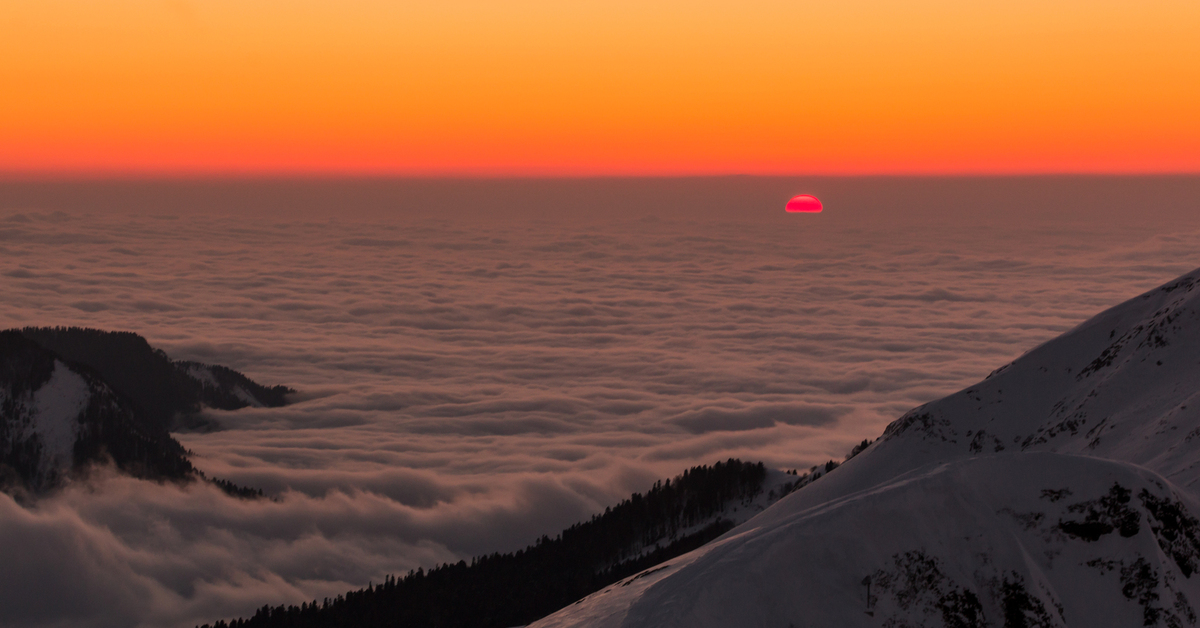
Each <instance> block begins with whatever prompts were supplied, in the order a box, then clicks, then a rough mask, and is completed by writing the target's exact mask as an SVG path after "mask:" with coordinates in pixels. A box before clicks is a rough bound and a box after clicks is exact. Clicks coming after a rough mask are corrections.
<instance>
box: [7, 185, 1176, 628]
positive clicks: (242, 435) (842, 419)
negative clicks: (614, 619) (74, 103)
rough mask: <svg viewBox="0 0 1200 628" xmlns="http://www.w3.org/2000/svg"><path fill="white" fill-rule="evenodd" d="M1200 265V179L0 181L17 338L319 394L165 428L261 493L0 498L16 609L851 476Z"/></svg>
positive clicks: (336, 563) (94, 608) (131, 600)
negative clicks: (806, 203) (699, 482)
mask: <svg viewBox="0 0 1200 628" xmlns="http://www.w3.org/2000/svg"><path fill="white" fill-rule="evenodd" d="M798 193H812V194H815V195H817V196H818V197H819V198H820V199H821V200H822V202H823V203H824V205H825V210H824V212H823V213H821V214H814V215H807V216H797V215H788V214H786V213H785V212H784V209H783V206H784V203H785V202H786V201H787V199H788V198H790V197H791V196H793V195H795V194H798ZM1197 251H1200V178H1196V177H1145V178H1129V177H1126V178H1106V177H1035V178H951V179H919V178H865V179H864V178H857V179H856V178H804V179H800V178H753V177H726V178H700V179H578V180H571V179H559V180H533V179H527V180H385V179H378V180H370V179H367V180H301V181H289V180H267V181H264V180H249V179H247V180H190V181H149V182H147V181H123V182H120V181H118V182H111V181H110V182H105V181H90V182H8V183H0V290H2V292H3V294H4V295H5V298H4V299H3V300H0V327H19V326H25V325H40V326H50V325H81V326H89V327H98V328H102V329H112V330H129V331H135V332H138V333H140V334H142V335H144V336H146V338H147V339H148V340H149V341H150V342H151V344H153V345H155V346H157V347H160V348H162V349H164V350H166V351H167V352H168V353H169V354H170V355H171V357H173V358H176V359H195V360H201V361H204V362H209V363H218V364H224V365H227V366H230V367H233V368H236V369H238V370H239V371H242V372H244V373H246V374H247V375H249V376H250V377H252V378H254V379H255V380H257V381H259V382H261V383H263V384H267V385H274V384H285V385H288V386H292V387H294V388H296V389H298V390H299V391H300V393H299V395H298V397H297V403H295V404H294V405H291V406H289V407H285V408H278V409H247V410H240V411H235V412H212V413H211V416H212V417H213V418H214V419H215V420H217V421H218V422H220V423H221V424H222V425H223V426H224V429H223V430H221V431H216V432H211V433H184V434H180V435H179V438H180V440H181V441H182V442H183V443H184V445H185V446H186V447H188V448H189V449H191V450H193V451H194V452H195V454H196V457H195V459H194V462H195V464H196V466H197V467H199V468H200V469H202V470H204V471H205V472H207V473H209V474H210V475H214V476H218V477H222V478H227V479H230V480H233V481H235V482H238V483H241V484H247V485H251V486H256V487H261V488H263V489H264V490H266V491H267V492H268V493H269V494H271V495H273V496H275V497H276V498H277V500H276V501H270V502H241V501H236V500H233V499H231V498H228V497H226V496H224V495H223V494H221V493H219V492H218V491H216V490H215V489H214V490H208V489H205V488H200V487H196V488H193V489H191V490H190V492H188V493H184V492H182V491H180V490H179V489H177V488H175V487H172V486H158V485H153V484H150V483H146V482H141V481H136V480H130V479H124V478H115V477H107V476H104V475H103V474H101V475H100V476H98V477H97V478H95V479H94V480H93V485H92V486H90V487H85V486H75V487H71V488H69V489H67V490H66V491H64V492H63V493H61V494H59V495H57V496H55V497H52V498H49V499H46V500H43V501H42V502H41V503H40V504H39V505H38V506H36V507H34V508H31V509H26V508H23V507H21V506H19V505H17V504H15V503H14V502H13V501H12V500H11V499H9V498H7V497H0V546H3V547H12V548H22V550H21V552H19V553H18V555H17V556H16V558H13V559H12V560H10V561H7V562H6V563H5V565H4V566H0V608H3V609H5V613H6V614H7V617H5V619H6V620H10V619H11V623H14V624H16V625H40V624H44V623H51V622H54V621H63V622H69V623H72V624H77V625H113V626H125V625H134V624H138V623H139V622H141V623H143V624H144V625H178V626H190V625H193V624H195V623H203V622H205V621H212V620H214V619H217V618H220V617H224V616H231V615H237V614H247V613H249V612H252V611H253V609H255V608H257V607H261V606H262V605H263V604H266V603H271V604H279V603H299V602H301V601H303V600H305V599H312V598H320V597H323V596H330V595H335V594H337V593H339V592H343V591H344V590H346V589H348V588H351V587H360V586H362V585H365V584H366V583H367V582H368V581H372V580H374V581H376V582H378V581H379V579H380V578H381V577H382V576H383V575H385V574H387V573H398V572H406V571H407V570H409V569H412V568H415V567H417V566H426V567H428V566H430V565H433V564H436V563H440V562H443V561H456V560H458V559H460V558H469V557H470V556H471V555H474V554H479V553H485V552H491V551H509V550H513V549H516V548H518V547H521V546H522V545H524V544H527V543H530V542H532V541H533V540H534V539H536V538H537V537H538V536H539V535H541V534H554V533H555V532H557V531H558V530H560V529H562V528H563V527H565V526H567V525H569V524H571V523H573V522H575V521H578V520H581V519H585V518H587V517H589V516H590V515H591V514H593V513H596V512H599V511H602V510H603V509H604V508H605V506H607V505H611V504H613V503H615V502H616V501H617V500H619V499H620V498H622V497H624V496H627V495H628V494H629V493H630V492H632V491H644V490H646V489H647V488H648V487H649V486H650V484H651V483H652V482H653V481H654V480H656V479H659V478H662V477H669V476H671V475H674V474H676V473H678V472H680V471H682V470H683V469H685V468H687V467H689V466H692V465H696V464H709V463H712V462H715V461H717V460H721V459H725V458H728V457H740V458H743V459H747V460H763V461H765V462H766V463H767V464H768V465H771V466H775V467H781V468H806V467H808V466H811V465H814V464H818V463H823V462H825V461H826V460H828V459H830V458H838V459H840V458H841V456H842V455H844V454H845V453H846V452H847V451H848V450H849V449H850V447H851V446H852V445H853V444H855V443H857V442H859V441H861V440H862V439H864V438H874V437H876V436H878V435H879V434H880V432H881V431H882V430H883V428H884V426H885V425H886V424H887V423H888V422H890V421H891V420H893V419H894V418H896V417H898V416H899V415H900V414H901V413H903V412H904V411H906V410H908V409H909V408H911V407H913V406H916V405H918V404H921V403H924V402H926V401H930V400H933V399H936V398H938V397H940V396H943V395H946V394H948V393H951V392H954V391H956V390H958V389H960V388H962V387H964V386H967V385H969V384H971V383H973V382H975V381H977V380H979V379H981V378H983V377H984V376H986V375H987V374H988V373H989V372H990V371H991V370H993V369H995V368H997V367H999V366H1001V365H1003V364H1005V363H1006V362H1008V361H1010V360H1012V359H1013V358H1015V357H1016V356H1018V355H1020V354H1021V353H1022V352H1023V351H1025V350H1027V349H1029V348H1031V347H1033V346H1035V345H1037V344H1039V343H1041V342H1044V341H1046V340H1048V339H1050V338H1052V337H1054V336H1055V335H1057V334H1059V333H1061V332H1063V331H1065V330H1067V329H1069V328H1071V327H1072V326H1074V325H1076V324H1077V323H1079V322H1081V321H1083V320H1084V319H1085V318H1087V317H1089V316H1091V315H1093V314H1095V313H1097V312H1099V311H1101V310H1102V309H1104V308H1106V307H1108V306H1110V305H1114V304H1116V303H1118V302H1120V301H1123V300H1125V299H1127V298H1129V297H1132V296H1134V295H1136V294H1137V293H1139V292H1141V291H1144V290H1147V289H1150V288H1152V287H1154V286H1156V285H1158V284H1160V283H1161V282H1163V281H1165V280H1167V279H1170V278H1172V277H1175V276H1177V275H1179V274H1181V273H1183V272H1186V271H1188V270H1192V269H1193V268H1195V267H1197V266H1200V255H1198V254H1197ZM25 548H34V549H25ZM37 548H41V549H37ZM39 591H44V593H38V592H39ZM63 600H66V602H62V601H63Z"/></svg>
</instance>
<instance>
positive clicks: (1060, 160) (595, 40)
mask: <svg viewBox="0 0 1200 628" xmlns="http://www.w3.org/2000/svg"><path fill="white" fill-rule="evenodd" d="M1181 171H1183V172H1200V2H1196V1H1195V0H1140V1H1136V2H1135V1H1123V2H1115V1H1111V0H1088V1H1075V0H1071V1H1054V0H1041V1H1026V0H1009V1H1006V2H963V1H962V0H953V1H951V0H946V1H941V0H906V1H901V0H895V1H889V0H838V1H836V2H831V1H828V0H821V1H812V2H809V1H794V0H793V1H774V0H772V1H766V0H742V1H740V2H728V1H726V2H712V1H709V0H689V1H686V2H685V1H674V0H672V1H656V0H636V1H632V0H631V1H626V0H602V1H601V0H569V1H563V0H420V1H415V0H338V1H336V2H335V1H329V0H324V1H322V2H316V1H314V0H195V1H189V0H103V1H101V0H36V1H25V0H0V172H7V173H9V175H18V176H20V175H24V174H38V175H44V174H50V175H56V174H65V175H75V174H131V173H132V174H138V173H148V174H174V173H313V172H315V173H332V174H337V173H351V174H413V175H428V174H486V175H505V174H525V175H528V174H707V173H712V174H717V173H761V174H769V173H770V174H790V173H796V174H804V173H809V174H828V173H836V174H859V173H946V172H970V173H1008V172H1181Z"/></svg>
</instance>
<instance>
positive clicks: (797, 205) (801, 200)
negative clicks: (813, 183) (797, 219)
mask: <svg viewBox="0 0 1200 628" xmlns="http://www.w3.org/2000/svg"><path fill="white" fill-rule="evenodd" d="M821 208H822V207H821V201H819V200H817V197H815V196H813V195H812V194H801V195H799V196H793V197H792V200H790V201H788V202H787V207H785V208H784V209H786V210H787V211H789V212H806V213H816V212H819V211H821Z"/></svg>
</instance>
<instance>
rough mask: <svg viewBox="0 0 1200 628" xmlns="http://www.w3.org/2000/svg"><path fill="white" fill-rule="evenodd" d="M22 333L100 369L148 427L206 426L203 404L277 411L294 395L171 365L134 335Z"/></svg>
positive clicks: (213, 371)
mask: <svg viewBox="0 0 1200 628" xmlns="http://www.w3.org/2000/svg"><path fill="white" fill-rule="evenodd" d="M21 333H22V334H24V335H25V336H26V337H27V338H29V339H31V340H33V341H34V342H36V343H38V344H39V345H41V346H43V347H45V348H47V349H49V350H51V351H53V352H54V353H56V354H58V355H59V356H61V357H62V358H63V359H65V360H67V361H70V362H74V363H77V364H82V365H85V366H87V367H89V368H91V369H93V370H94V371H96V372H97V373H98V374H99V375H100V376H101V377H102V378H104V381H105V382H107V383H108V385H109V386H110V387H111V388H112V389H113V390H115V391H116V392H117V393H119V394H121V395H123V396H125V397H127V398H128V399H129V400H130V402H131V403H132V406H133V409H134V412H135V416H136V417H137V420H138V421H139V423H141V424H142V425H144V426H147V427H152V426H162V427H165V428H167V429H174V428H178V427H182V426H186V427H203V425H202V424H201V423H198V422H196V420H195V416H196V414H197V413H198V412H199V411H200V408H201V407H202V406H206V407H210V408H216V409H220V410H237V409H239V408H245V407H247V406H254V405H258V406H267V407H278V406H282V405H284V404H285V403H286V400H285V398H284V397H285V395H286V394H287V393H290V392H295V391H293V390H292V389H290V388H287V387H285V386H275V387H272V388H268V387H266V386H262V385H260V384H258V383H256V382H254V381H252V380H250V379H249V378H248V377H246V376H245V375H242V374H241V373H239V372H237V371H235V370H233V369H230V368H226V367H224V366H210V365H206V364H200V363H199V362H187V361H178V362H176V361H172V360H171V359H170V358H169V357H167V354H166V353H164V352H163V351H162V350H160V349H155V348H154V347H151V346H150V343H148V342H146V339H145V338H142V337H141V336H139V335H137V334H135V333H133V332H122V331H115V332H113V331H102V330H99V329H87V328H81V327H26V328H24V329H22V330H21Z"/></svg>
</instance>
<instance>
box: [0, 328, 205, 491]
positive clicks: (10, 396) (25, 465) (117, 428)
mask: <svg viewBox="0 0 1200 628" xmlns="http://www.w3.org/2000/svg"><path fill="white" fill-rule="evenodd" d="M57 360H59V356H57V355H56V354H55V353H54V352H52V351H50V350H48V349H45V348H44V347H42V346H40V345H39V344H37V343H35V342H33V341H32V340H30V339H28V338H26V337H25V336H24V335H22V334H21V333H19V332H16V331H0V476H3V480H4V485H5V487H8V488H18V489H32V490H35V491H36V490H40V489H43V488H47V487H49V486H52V485H53V484H55V483H56V482H57V480H59V479H60V476H61V475H62V473H63V470H61V469H55V468H47V465H46V463H45V459H44V457H43V450H44V449H45V448H46V447H47V446H48V445H47V444H46V443H44V442H42V441H41V438H40V435H39V434H38V433H37V432H36V430H32V429H30V427H31V426H30V424H31V422H33V421H36V420H37V417H34V416H32V415H31V409H30V408H29V404H28V400H29V398H30V397H31V395H32V394H33V393H34V392H35V391H37V390H38V389H40V388H41V387H42V386H43V385H44V384H46V383H47V382H48V381H49V380H50V378H51V376H52V374H53V373H54V369H55V368H56V367H55V362H56V361H57ZM76 372H77V373H78V374H79V376H80V377H81V378H83V380H84V381H85V382H86V384H87V386H88V392H89V396H88V398H87V400H86V403H85V405H84V406H83V408H82V411H81V412H80V414H79V416H78V417H77V419H75V420H77V421H78V429H77V431H76V437H75V441H74V446H73V451H72V452H71V458H72V459H71V461H70V462H71V465H72V467H73V468H79V467H83V466H85V465H86V464H88V463H90V462H95V461H99V460H101V459H107V460H111V461H112V462H113V463H114V464H115V465H116V466H117V468H119V469H121V470H122V471H125V472H126V473H130V474H132V475H136V476H138V477H145V478H154V479H183V478H185V477H189V476H191V475H192V474H193V473H194V472H195V469H193V467H192V465H191V463H190V462H188V459H187V452H186V451H185V450H184V448H183V446H182V445H180V444H179V442H178V441H176V440H175V439H173V438H171V435H170V434H168V433H167V430H166V428H165V427H162V426H154V425H147V424H144V423H142V422H140V421H137V420H135V414H134V412H133V409H132V407H130V406H129V403H128V401H127V400H126V399H124V398H123V397H121V396H120V395H119V394H116V393H114V392H113V391H112V389H111V388H109V387H108V386H105V385H104V383H103V382H102V381H101V379H100V378H99V376H97V375H96V374H95V373H94V372H91V371H90V370H89V369H87V368H86V367H79V368H78V369H77V370H76Z"/></svg>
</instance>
